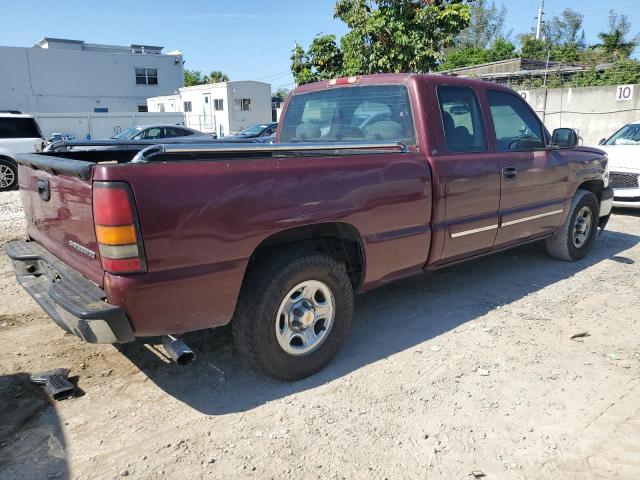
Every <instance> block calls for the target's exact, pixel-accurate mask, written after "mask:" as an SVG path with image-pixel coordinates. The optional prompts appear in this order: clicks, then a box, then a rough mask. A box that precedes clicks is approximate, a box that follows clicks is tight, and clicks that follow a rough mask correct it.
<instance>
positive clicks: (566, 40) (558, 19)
mask: <svg viewBox="0 0 640 480" xmlns="http://www.w3.org/2000/svg"><path fill="white" fill-rule="evenodd" d="M583 20H584V15H582V14H581V13H579V12H576V11H575V10H571V9H570V8H566V9H565V10H563V11H562V13H561V14H560V16H555V17H553V18H551V20H549V22H546V23H545V24H544V26H543V29H542V33H543V34H544V36H545V37H546V39H547V40H548V41H549V42H550V43H551V44H552V45H558V46H567V45H573V46H575V47H577V48H578V49H584V48H585V46H586V45H585V40H584V38H585V37H584V30H583V29H582V22H583Z"/></svg>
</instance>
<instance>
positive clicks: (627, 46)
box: [594, 10, 638, 61]
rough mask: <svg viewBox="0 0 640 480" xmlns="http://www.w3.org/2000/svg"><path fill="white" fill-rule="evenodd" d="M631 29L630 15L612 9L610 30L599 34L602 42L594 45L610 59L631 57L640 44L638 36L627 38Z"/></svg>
mask: <svg viewBox="0 0 640 480" xmlns="http://www.w3.org/2000/svg"><path fill="white" fill-rule="evenodd" d="M630 30H631V24H630V23H629V19H628V17H627V16H626V15H618V14H617V13H615V12H614V11H613V10H610V11H609V30H608V31H606V32H600V33H599V34H598V38H599V39H600V41H601V42H602V43H600V44H598V45H595V46H594V47H595V48H596V49H600V50H601V51H602V52H603V53H604V55H605V56H606V58H607V60H609V61H611V60H613V61H615V60H622V59H626V58H629V57H630V56H631V54H632V53H633V51H634V50H635V48H636V46H637V44H638V37H637V36H636V37H635V38H633V39H632V40H627V39H626V37H627V34H628V33H629V31H630Z"/></svg>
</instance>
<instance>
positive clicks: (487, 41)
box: [456, 0, 510, 48]
mask: <svg viewBox="0 0 640 480" xmlns="http://www.w3.org/2000/svg"><path fill="white" fill-rule="evenodd" d="M470 15H471V19H470V21H469V26H468V27H467V28H465V29H464V30H462V32H460V35H458V38H457V39H456V44H457V45H459V46H461V47H474V48H488V47H489V45H491V44H493V43H494V42H495V41H496V40H498V39H503V40H508V37H509V36H510V33H507V34H505V31H504V25H505V20H506V17H507V9H506V7H505V6H504V5H500V7H497V6H496V4H495V2H491V5H489V2H487V1H486V0H476V1H475V2H474V3H472V4H471V10H470Z"/></svg>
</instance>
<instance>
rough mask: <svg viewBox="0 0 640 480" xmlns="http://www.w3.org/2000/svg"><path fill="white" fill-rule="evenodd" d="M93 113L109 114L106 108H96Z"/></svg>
mask: <svg viewBox="0 0 640 480" xmlns="http://www.w3.org/2000/svg"><path fill="white" fill-rule="evenodd" d="M93 111H94V112H95V113H109V109H108V108H107V107H96V108H94V109H93Z"/></svg>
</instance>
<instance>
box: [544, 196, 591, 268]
mask: <svg viewBox="0 0 640 480" xmlns="http://www.w3.org/2000/svg"><path fill="white" fill-rule="evenodd" d="M599 211H600V206H599V204H598V199H597V198H596V196H595V195H594V194H593V193H591V192H589V191H587V190H578V191H577V192H576V194H575V196H574V197H573V202H572V205H571V212H570V213H569V215H568V216H567V219H566V220H565V222H564V224H563V225H562V226H561V227H560V228H559V229H558V231H557V232H556V233H555V234H554V235H553V236H551V237H549V238H548V239H546V240H545V246H546V247H547V253H548V254H549V255H550V256H552V257H554V258H557V259H559V260H565V261H569V262H571V261H576V260H582V259H583V258H584V257H586V256H587V254H588V253H589V251H590V250H591V247H592V246H593V242H594V241H595V239H596V235H597V233H598V220H599V219H598V213H599Z"/></svg>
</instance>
